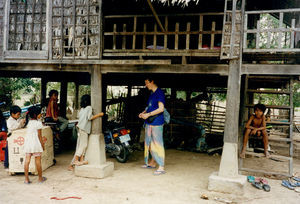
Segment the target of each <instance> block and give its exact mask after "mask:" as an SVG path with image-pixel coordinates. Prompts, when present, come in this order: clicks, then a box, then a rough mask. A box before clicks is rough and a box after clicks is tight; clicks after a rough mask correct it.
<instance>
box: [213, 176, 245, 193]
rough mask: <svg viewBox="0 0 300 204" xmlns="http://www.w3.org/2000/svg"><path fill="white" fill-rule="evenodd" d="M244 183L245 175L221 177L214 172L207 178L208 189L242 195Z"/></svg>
mask: <svg viewBox="0 0 300 204" xmlns="http://www.w3.org/2000/svg"><path fill="white" fill-rule="evenodd" d="M246 183H247V177H246V176H242V175H236V176H235V177H223V176H219V175H218V172H214V173H212V174H211V175H210V176H209V178H208V190H210V191H217V192H222V193H231V194H235V195H243V194H244V189H245V185H246Z"/></svg>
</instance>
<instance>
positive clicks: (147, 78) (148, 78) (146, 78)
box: [145, 76, 156, 84]
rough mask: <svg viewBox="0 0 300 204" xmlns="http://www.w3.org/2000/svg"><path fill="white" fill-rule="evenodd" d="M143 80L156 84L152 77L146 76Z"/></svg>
mask: <svg viewBox="0 0 300 204" xmlns="http://www.w3.org/2000/svg"><path fill="white" fill-rule="evenodd" d="M145 80H148V81H149V82H152V81H153V83H154V84H156V83H155V82H156V80H155V79H154V78H153V77H152V76H147V77H145Z"/></svg>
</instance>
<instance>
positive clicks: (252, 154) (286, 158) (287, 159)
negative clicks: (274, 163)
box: [246, 151, 292, 161]
mask: <svg viewBox="0 0 300 204" xmlns="http://www.w3.org/2000/svg"><path fill="white" fill-rule="evenodd" d="M246 155H250V156H254V157H265V155H264V154H263V153H255V152H248V151H246ZM271 158H274V159H280V160H284V161H290V160H291V159H292V157H285V156H281V155H275V154H271V155H270V157H269V159H271Z"/></svg>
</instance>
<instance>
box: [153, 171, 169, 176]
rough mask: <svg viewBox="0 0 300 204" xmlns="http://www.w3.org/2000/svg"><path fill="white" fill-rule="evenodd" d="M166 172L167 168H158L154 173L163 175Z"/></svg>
mask: <svg viewBox="0 0 300 204" xmlns="http://www.w3.org/2000/svg"><path fill="white" fill-rule="evenodd" d="M165 173H166V171H165V170H156V171H154V173H153V175H155V176H158V175H162V174H165Z"/></svg>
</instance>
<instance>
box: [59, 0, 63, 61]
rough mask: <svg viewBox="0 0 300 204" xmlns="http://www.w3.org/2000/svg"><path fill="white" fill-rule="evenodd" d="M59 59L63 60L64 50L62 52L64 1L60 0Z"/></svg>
mask: <svg viewBox="0 0 300 204" xmlns="http://www.w3.org/2000/svg"><path fill="white" fill-rule="evenodd" d="M60 15H61V16H60V19H61V20H60V21H61V23H60V38H61V40H60V51H61V53H60V59H61V60H62V59H63V58H64V50H63V46H64V44H63V43H64V0H61V8H60Z"/></svg>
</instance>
